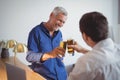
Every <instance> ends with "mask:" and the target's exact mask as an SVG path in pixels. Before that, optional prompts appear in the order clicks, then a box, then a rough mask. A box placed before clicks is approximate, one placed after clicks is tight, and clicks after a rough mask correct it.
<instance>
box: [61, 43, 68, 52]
mask: <svg viewBox="0 0 120 80" xmlns="http://www.w3.org/2000/svg"><path fill="white" fill-rule="evenodd" d="M66 45H67V42H66V41H61V42H60V47H62V48H64V49H65V50H66Z"/></svg>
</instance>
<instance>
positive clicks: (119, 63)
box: [68, 12, 120, 80]
mask: <svg viewBox="0 0 120 80" xmlns="http://www.w3.org/2000/svg"><path fill="white" fill-rule="evenodd" d="M79 27H80V31H81V33H82V37H83V39H84V41H85V42H86V43H87V44H88V45H89V46H90V47H91V48H92V50H91V51H90V50H87V49H85V48H83V47H82V46H80V45H78V44H77V42H76V43H75V45H68V47H72V48H74V50H76V51H77V52H80V53H84V54H85V55H83V56H81V57H80V58H79V59H78V60H77V62H76V64H75V66H74V68H73V70H72V72H70V74H69V76H68V80H120V59H119V58H120V47H118V46H117V45H116V44H115V43H114V42H113V41H112V40H111V39H110V38H108V21H107V18H106V17H105V16H104V15H103V14H101V13H99V12H89V13H86V14H84V15H83V16H82V18H81V19H80V22H79Z"/></svg>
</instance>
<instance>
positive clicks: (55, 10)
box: [52, 7, 68, 16]
mask: <svg viewBox="0 0 120 80" xmlns="http://www.w3.org/2000/svg"><path fill="white" fill-rule="evenodd" d="M52 13H53V14H55V15H57V14H59V13H62V14H63V15H65V16H67V15H68V12H67V11H66V10H65V9H64V8H63V7H55V8H54V10H53V11H52Z"/></svg>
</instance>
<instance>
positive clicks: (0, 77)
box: [0, 57, 46, 80]
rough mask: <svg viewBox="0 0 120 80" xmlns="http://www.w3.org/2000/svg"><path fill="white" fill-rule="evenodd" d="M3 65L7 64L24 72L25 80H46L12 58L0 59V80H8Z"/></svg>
mask: <svg viewBox="0 0 120 80" xmlns="http://www.w3.org/2000/svg"><path fill="white" fill-rule="evenodd" d="M5 63H9V64H11V65H14V66H16V67H19V68H21V69H23V70H25V73H26V80H46V79H45V78H43V77H42V76H41V75H40V74H38V73H36V72H34V71H32V70H31V69H30V68H29V67H28V66H27V65H25V64H23V63H22V62H21V61H20V60H18V59H17V58H14V57H10V58H6V59H2V58H0V80H8V79H7V72H6V66H5Z"/></svg>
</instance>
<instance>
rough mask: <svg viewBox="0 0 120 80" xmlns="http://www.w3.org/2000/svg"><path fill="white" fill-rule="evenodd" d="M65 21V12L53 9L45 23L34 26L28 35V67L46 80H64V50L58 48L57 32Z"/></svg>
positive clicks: (58, 32) (59, 38) (58, 33)
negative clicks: (29, 63)
mask: <svg viewBox="0 0 120 80" xmlns="http://www.w3.org/2000/svg"><path fill="white" fill-rule="evenodd" d="M66 20H67V11H66V10H65V9H64V8H63V7H55V8H54V10H53V11H52V12H51V14H50V16H49V20H48V21H47V22H42V23H41V24H39V25H37V26H35V27H34V28H33V29H32V30H31V31H30V33H29V37H28V44H27V47H28V53H27V57H26V59H27V61H29V62H31V63H32V65H30V67H31V68H32V69H33V70H34V71H35V72H37V73H39V74H40V75H42V76H43V77H45V78H46V79H47V80H66V79H67V73H66V70H65V66H64V64H63V62H62V60H63V56H64V54H65V50H64V49H63V48H61V47H59V44H60V41H62V33H61V31H60V30H59V28H61V27H62V26H63V24H64V23H65V22H66ZM60 55H62V56H60Z"/></svg>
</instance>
